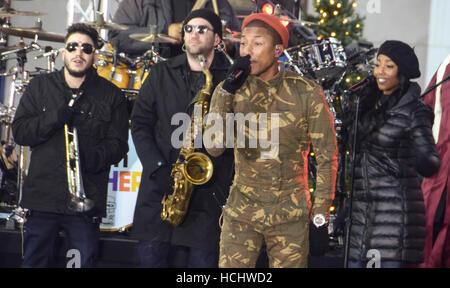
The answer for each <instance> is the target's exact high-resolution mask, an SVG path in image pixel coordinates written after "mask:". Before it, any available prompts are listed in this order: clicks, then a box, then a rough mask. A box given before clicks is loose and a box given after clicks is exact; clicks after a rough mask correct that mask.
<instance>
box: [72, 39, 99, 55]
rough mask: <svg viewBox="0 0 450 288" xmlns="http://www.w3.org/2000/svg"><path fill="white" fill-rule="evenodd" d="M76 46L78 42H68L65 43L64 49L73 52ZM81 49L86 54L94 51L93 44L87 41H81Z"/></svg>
mask: <svg viewBox="0 0 450 288" xmlns="http://www.w3.org/2000/svg"><path fill="white" fill-rule="evenodd" d="M78 46H80V44H78V43H77V42H69V43H67V45H66V50H67V51H69V52H73V51H75V50H76V49H77V47H78ZM81 51H83V52H84V53H86V54H92V52H94V46H92V45H91V44H89V43H83V44H81Z"/></svg>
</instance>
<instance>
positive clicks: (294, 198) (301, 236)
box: [219, 185, 309, 268]
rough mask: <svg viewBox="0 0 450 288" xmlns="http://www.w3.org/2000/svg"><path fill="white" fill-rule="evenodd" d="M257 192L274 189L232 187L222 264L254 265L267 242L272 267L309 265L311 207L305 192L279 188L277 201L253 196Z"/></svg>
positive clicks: (221, 239)
mask: <svg viewBox="0 0 450 288" xmlns="http://www.w3.org/2000/svg"><path fill="white" fill-rule="evenodd" d="M255 192H260V193H261V195H264V193H273V192H274V191H267V190H266V191H264V190H263V189H261V190H257V189H255V188H252V187H247V186H243V185H233V186H232V187H231V191H230V196H229V198H228V201H227V207H226V208H225V210H224V215H223V226H222V233H221V235H220V257H219V267H220V268H252V267H255V265H256V261H257V259H258V256H259V252H260V250H261V247H262V244H263V241H264V242H265V243H266V247H267V255H268V257H269V265H270V267H271V268H306V267H307V260H308V254H309V210H308V204H307V201H306V196H305V193H304V192H302V191H301V190H300V189H295V190H290V191H278V193H276V194H277V195H280V196H278V197H275V201H271V202H264V201H261V198H259V197H253V196H255V195H257V194H258V193H255ZM255 198H258V199H255ZM262 198H264V196H263V197H262ZM263 200H267V199H263Z"/></svg>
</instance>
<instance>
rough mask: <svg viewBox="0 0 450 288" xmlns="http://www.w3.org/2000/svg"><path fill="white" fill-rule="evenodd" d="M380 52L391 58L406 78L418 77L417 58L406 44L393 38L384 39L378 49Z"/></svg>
mask: <svg viewBox="0 0 450 288" xmlns="http://www.w3.org/2000/svg"><path fill="white" fill-rule="evenodd" d="M380 54H383V55H386V56H388V57H389V58H391V59H392V61H394V62H395V64H397V66H398V70H399V72H400V73H401V74H403V75H405V76H406V78H408V79H414V78H419V77H420V75H421V74H420V69H419V59H417V55H416V53H414V49H413V48H411V47H410V46H409V45H408V44H406V43H403V42H401V41H394V40H390V41H386V42H384V43H383V44H382V45H381V47H380V48H379V49H378V55H380Z"/></svg>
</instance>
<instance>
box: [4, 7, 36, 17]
mask: <svg viewBox="0 0 450 288" xmlns="http://www.w3.org/2000/svg"><path fill="white" fill-rule="evenodd" d="M42 15H45V13H41V12H32V11H19V10H16V9H13V8H9V7H2V8H0V17H9V16H42Z"/></svg>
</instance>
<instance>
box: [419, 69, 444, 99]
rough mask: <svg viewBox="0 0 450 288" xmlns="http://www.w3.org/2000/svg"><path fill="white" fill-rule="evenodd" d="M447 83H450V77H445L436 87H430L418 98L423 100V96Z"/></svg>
mask: <svg viewBox="0 0 450 288" xmlns="http://www.w3.org/2000/svg"><path fill="white" fill-rule="evenodd" d="M447 81H450V75H449V76H447V77H446V78H444V79H443V80H442V81H441V82H439V83H437V84H436V85H433V86H431V87H430V89H428V90H427V91H426V92H425V93H423V94H422V95H421V96H420V99H423V98H424V97H425V96H427V95H428V94H430V93H431V92H432V91H433V90H434V89H436V88H437V87H439V86H441V85H442V84H444V83H445V82H447Z"/></svg>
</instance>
